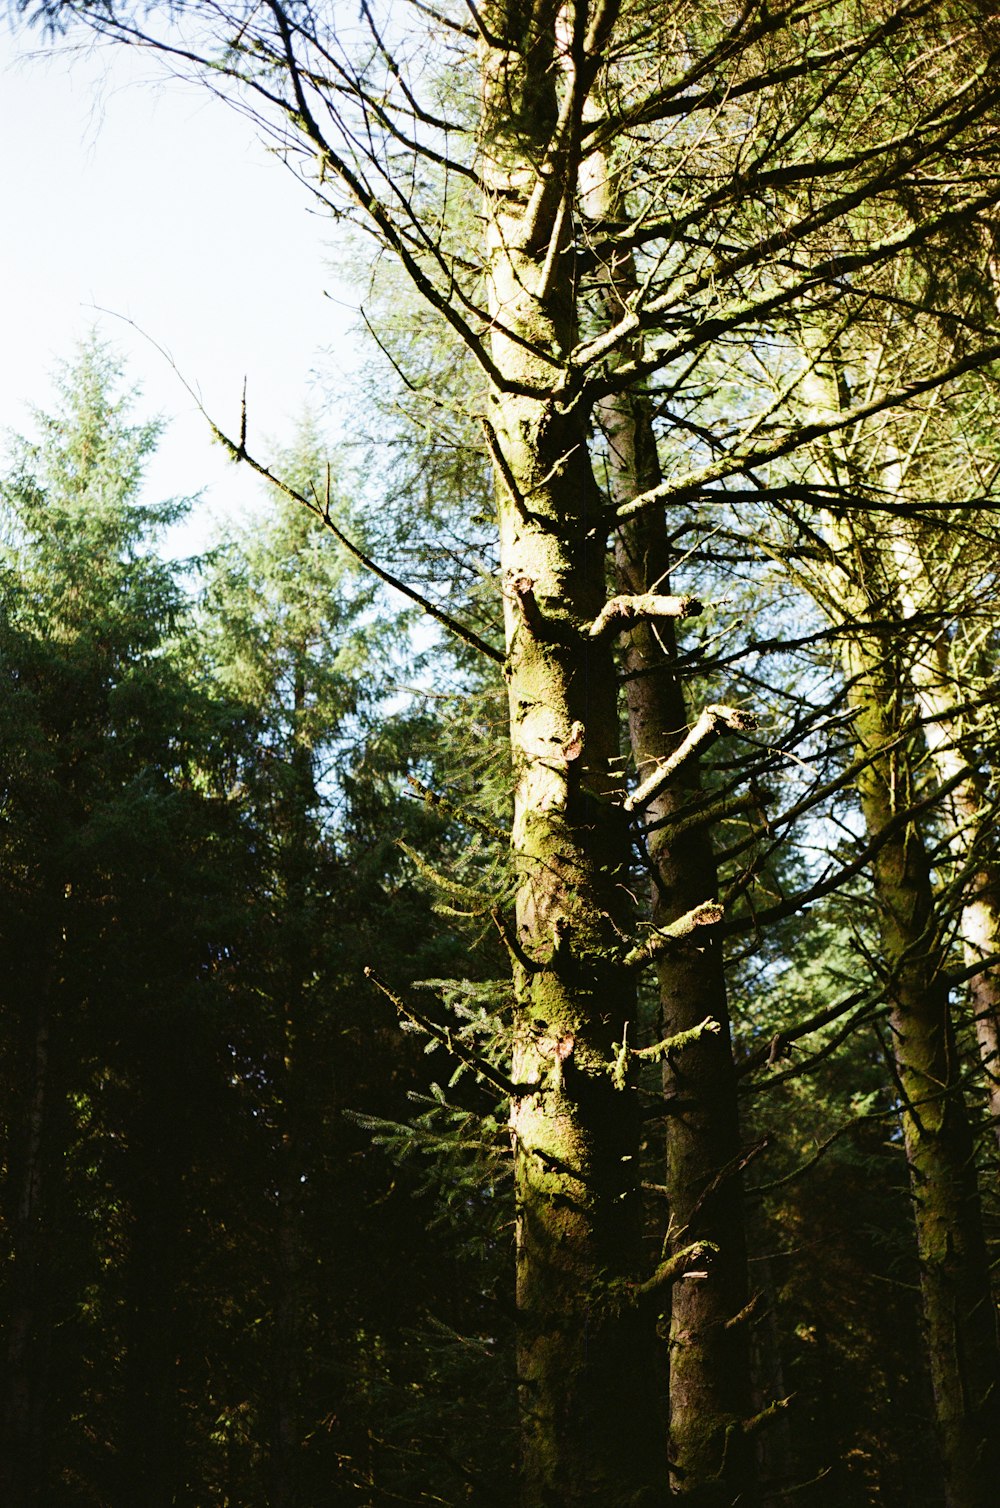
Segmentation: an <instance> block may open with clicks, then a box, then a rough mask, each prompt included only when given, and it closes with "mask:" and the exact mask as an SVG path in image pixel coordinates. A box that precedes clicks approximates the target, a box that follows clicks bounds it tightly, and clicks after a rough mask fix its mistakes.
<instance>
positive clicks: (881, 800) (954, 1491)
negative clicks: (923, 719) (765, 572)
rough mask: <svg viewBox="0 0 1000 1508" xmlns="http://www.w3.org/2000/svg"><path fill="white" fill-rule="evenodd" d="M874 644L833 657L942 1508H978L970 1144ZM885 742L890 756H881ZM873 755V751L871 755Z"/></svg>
mask: <svg viewBox="0 0 1000 1508" xmlns="http://www.w3.org/2000/svg"><path fill="white" fill-rule="evenodd" d="M885 669H886V658H885V646H884V644H883V643H879V642H873V641H872V640H870V639H867V638H863V637H861V636H859V638H858V639H856V640H855V641H854V642H853V643H851V644H850V645H849V647H848V648H847V650H846V651H845V670H846V672H847V674H848V676H850V677H851V678H852V679H853V683H854V689H853V691H852V703H853V706H854V709H855V712H856V714H857V715H856V719H855V723H854V728H855V737H856V739H857V747H858V753H859V754H860V755H863V756H872V755H874V756H875V757H873V758H872V759H871V762H870V763H869V764H868V766H867V767H866V768H865V769H864V770H863V772H862V773H861V775H860V776H859V779H858V794H859V796H860V799H861V807H862V811H863V813H864V818H865V824H866V827H867V829H868V834H869V838H870V839H875V840H878V841H879V843H880V846H879V847H878V849H877V851H876V855H875V858H874V860H873V873H874V881H875V894H876V899H877V903H878V918H879V933H880V941H881V954H882V963H883V968H884V970H885V976H886V984H887V988H888V995H889V1001H890V1011H889V1029H890V1038H891V1055H892V1061H893V1071H894V1077H895V1080H896V1090H897V1093H898V1096H899V1102H900V1116H901V1120H902V1127H903V1138H904V1142H905V1146H906V1158H907V1163H908V1165H909V1170H910V1189H911V1195H912V1200H913V1211H914V1219H915V1224H916V1232H917V1248H918V1255H919V1261H920V1287H921V1296H922V1302H923V1313H924V1324H925V1328H926V1340H927V1354H928V1360H929V1366H930V1375H931V1383H932V1387H933V1392H934V1403H935V1411H936V1415H937V1426H938V1433H939V1437H940V1446H941V1456H942V1462H943V1466H944V1476H945V1491H946V1501H947V1503H948V1504H949V1508H987V1505H988V1504H990V1503H992V1502H994V1501H995V1495H996V1487H997V1481H998V1480H1000V1476H998V1473H1000V1368H998V1357H997V1336H996V1318H995V1312H994V1306H993V1300H992V1295H991V1292H990V1283H989V1267H988V1261H987V1253H986V1245H985V1241H984V1237H983V1226H982V1214H981V1210H980V1204H979V1191H978V1187H977V1182H976V1168H975V1158H974V1149H973V1141H972V1135H971V1131H970V1127H969V1120H968V1115H967V1112H966V1106H965V1102H964V1097H963V1089H962V1063H961V1060H960V1057H959V1053H958V1050H957V1046H956V1042H955V1033H954V1029H953V1025H952V1020H951V1012H950V1007H949V999H948V986H947V981H946V979H945V975H944V971H943V959H942V957H941V950H940V944H941V938H940V930H939V927H938V918H937V917H936V916H935V913H934V901H933V892H932V888H931V877H930V866H929V863H928V859H927V854H926V851H925V849H924V845H923V843H922V841H921V838H920V834H919V833H918V832H917V830H916V828H915V827H914V825H913V824H912V823H910V822H906V821H900V815H901V814H902V813H905V810H906V805H907V803H908V802H909V800H910V798H911V792H910V782H909V778H908V771H907V770H906V759H905V753H904V752H900V745H899V740H898V737H897V736H896V730H895V729H894V728H893V727H892V726H891V723H890V721H889V719H888V718H887V716H886V709H887V708H889V707H891V706H892V705H893V703H892V700H891V698H892V695H893V688H892V687H891V686H890V685H888V684H886V683H887V680H888V677H887V676H886V674H885ZM893 744H895V747H896V751H895V752H893V753H889V752H888V749H889V748H890V746H891V745H893ZM879 751H884V752H879Z"/></svg>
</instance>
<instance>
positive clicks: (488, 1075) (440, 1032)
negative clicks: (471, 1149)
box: [364, 964, 535, 1100]
mask: <svg viewBox="0 0 1000 1508" xmlns="http://www.w3.org/2000/svg"><path fill="white" fill-rule="evenodd" d="M364 973H365V978H366V979H370V980H371V982H372V984H373V985H374V986H375V988H376V989H377V990H381V991H382V994H383V995H385V997H386V998H387V999H388V1000H391V1001H392V1003H393V1005H394V1006H395V1007H396V1010H397V1011H398V1012H399V1014H400V1015H401V1016H405V1017H406V1019H407V1020H408V1021H412V1022H413V1024H414V1026H419V1028H420V1030H421V1031H423V1032H426V1033H427V1035H428V1036H429V1037H433V1038H434V1040H435V1042H440V1043H441V1045H442V1047H446V1048H447V1049H448V1051H449V1052H450V1053H451V1054H452V1056H453V1057H455V1058H457V1059H458V1060H459V1062H460V1063H464V1064H465V1066H466V1067H467V1068H471V1069H472V1071H473V1073H475V1074H476V1075H477V1076H478V1077H479V1078H481V1079H483V1080H485V1082H486V1083H487V1084H491V1085H492V1086H493V1088H494V1089H496V1090H498V1091H499V1093H500V1094H503V1095H506V1097H507V1098H508V1099H511V1100H521V1099H524V1097H525V1096H526V1095H528V1094H533V1093H534V1092H535V1086H534V1085H532V1084H515V1083H514V1081H513V1080H512V1079H508V1078H507V1077H506V1075H505V1074H502V1073H500V1071H499V1070H498V1069H496V1068H494V1067H493V1064H492V1063H489V1062H487V1060H486V1059H485V1058H483V1057H480V1055H479V1054H478V1053H475V1052H473V1051H472V1049H471V1048H469V1047H466V1045H465V1043H464V1042H462V1041H460V1040H459V1039H458V1038H457V1037H456V1035H455V1033H454V1032H453V1031H452V1029H451V1027H450V1026H439V1025H438V1023H437V1022H436V1021H432V1020H431V1019H430V1017H429V1016H425V1015H424V1014H423V1012H422V1011H418V1010H415V1009H414V1007H413V1006H411V1005H407V1004H406V1002H405V1000H401V999H400V997H399V996H398V995H397V994H396V993H395V991H394V990H392V989H390V987H389V986H388V985H387V984H386V982H385V980H384V979H380V978H379V976H378V975H377V974H376V972H375V970H374V969H373V968H372V967H371V966H370V965H368V964H366V965H365V971H364Z"/></svg>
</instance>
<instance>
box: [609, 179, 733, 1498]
mask: <svg viewBox="0 0 1000 1508" xmlns="http://www.w3.org/2000/svg"><path fill="white" fill-rule="evenodd" d="M581 187H582V189H583V204H584V206H585V209H586V211H587V214H588V218H589V219H590V220H591V222H594V223H600V222H601V221H605V222H607V223H610V222H611V221H612V220H613V219H614V218H615V217H616V212H617V213H619V214H620V211H621V206H620V205H618V204H616V203H615V193H614V189H613V186H612V184H611V181H610V179H609V165H608V163H607V160H606V159H605V158H604V157H603V156H600V155H595V156H592V157H591V158H590V159H589V161H588V163H587V165H586V168H585V171H584V174H583V175H582V181H581ZM637 289H638V279H637V277H636V274H635V267H634V264H633V262H632V259H631V257H627V256H625V255H619V256H618V257H617V258H615V259H614V260H613V261H611V262H609V264H608V266H607V267H606V269H605V276H604V283H603V289H602V293H603V301H604V306H605V308H604V312H605V317H606V320H607V323H608V325H609V326H612V325H614V324H615V323H616V322H617V321H618V320H619V319H620V318H621V317H622V315H623V313H624V312H625V310H626V309H627V308H628V307H629V302H630V300H631V299H632V298H633V296H634V295H635V293H636V291H637ZM636 354H637V352H635V351H633V350H630V349H628V348H626V349H625V351H624V352H623V355H624V357H625V359H628V358H629V357H631V356H634V355H636ZM596 418H597V420H598V423H599V425H600V427H601V429H602V431H603V433H604V437H605V441H606V444H607V459H606V467H607V487H608V492H609V495H610V498H611V501H612V502H613V503H614V505H615V506H616V507H619V506H622V505H624V504H627V503H629V502H631V501H632V500H633V498H635V497H638V496H639V495H640V494H642V493H645V492H647V491H649V490H650V489H652V488H653V487H655V486H657V485H658V484H659V482H660V481H661V479H662V478H661V472H660V466H659V459H658V455H657V448H656V436H655V433H654V430H653V424H652V417H651V412H650V406H649V403H648V400H647V399H646V398H645V397H644V396H643V394H642V393H641V392H635V391H633V392H625V393H622V394H614V395H612V396H610V397H608V398H606V399H604V400H603V401H602V402H601V403H599V404H598V406H597V409H596ZM670 566H671V554H670V548H669V543H668V538H667V528H666V520H665V516H664V513H663V510H662V509H661V508H656V507H651V508H646V509H644V510H643V511H642V512H640V513H638V514H636V515H635V516H634V517H632V518H631V519H630V520H629V521H628V522H627V523H624V524H622V525H620V526H619V528H618V531H617V533H616V536H615V555H614V569H615V581H616V588H617V591H618V592H619V593H621V594H623V595H627V596H634V595H640V594H648V593H669V591H670V587H669V584H668V578H669V571H670ZM676 660H677V639H676V633H675V629H674V620H673V618H672V617H657V618H655V619H650V618H646V619H640V620H639V621H638V622H637V623H636V624H635V625H634V627H632V628H631V630H630V631H629V633H628V634H627V635H626V636H625V637H624V640H623V652H622V657H621V668H622V672H623V674H624V684H625V701H626V706H627V710H628V724H629V738H630V744H631V749H632V757H633V760H634V763H635V767H636V771H637V774H638V776H639V779H640V782H644V781H645V780H646V778H647V777H648V776H649V775H650V773H651V772H655V771H656V769H657V767H658V766H662V762H663V761H664V760H666V759H668V758H669V756H670V755H672V754H674V753H675V751H676V750H677V749H678V748H679V747H680V745H681V744H682V743H683V741H684V739H685V737H686V735H687V734H688V719H689V714H688V709H687V705H686V700H685V695H684V688H683V685H682V683H681V681H680V679H679V677H678V675H677V672H676V669H675V666H676ZM699 791H700V778H699V766H698V759H697V756H696V755H695V756H693V757H689V758H686V759H684V761H683V763H681V764H680V766H679V767H678V769H677V772H676V774H675V775H674V776H673V777H672V778H671V779H670V780H669V781H668V782H667V783H666V784H664V785H663V786H662V787H661V788H660V789H658V790H657V791H656V792H655V794H654V795H653V796H652V797H651V799H650V800H649V801H648V803H644V805H643V810H642V813H641V821H642V822H643V824H644V825H646V826H648V827H650V828H651V829H652V831H651V832H650V833H649V835H648V838H647V840H646V846H647V853H648V858H649V862H650V867H651V886H650V889H651V920H652V922H653V925H654V927H656V928H665V927H669V926H670V924H671V923H674V922H676V921H677V920H678V919H679V918H680V917H682V916H685V915H687V914H688V913H690V912H692V911H693V910H694V909H695V908H696V907H699V906H701V905H703V904H704V903H705V902H706V901H711V900H714V899H715V897H716V892H717V879H716V871H715V860H714V854H713V852H712V846H711V839H710V837H709V834H708V831H707V829H706V828H704V827H700V826H691V827H688V828H687V830H686V831H684V832H677V833H675V832H674V831H673V830H672V828H671V823H672V821H673V820H675V819H676V818H677V817H679V816H680V815H682V814H683V813H685V812H686V811H687V810H688V809H689V808H690V806H691V804H692V802H693V801H694V800H696V799H697V796H698V794H699ZM657 979H658V985H659V997H660V1035H661V1036H663V1037H667V1036H674V1035H676V1034H677V1033H680V1032H685V1031H688V1030H690V1029H691V1028H692V1027H694V1026H696V1025H697V1024H698V1023H699V1022H701V1021H703V1020H704V1019H705V1017H706V1016H709V1017H711V1018H712V1019H713V1020H714V1021H716V1022H717V1023H718V1025H719V1027H720V1030H719V1031H718V1032H714V1033H713V1032H709V1033H704V1034H702V1035H701V1037H700V1038H699V1040H698V1041H697V1042H695V1043H692V1045H691V1046H689V1047H687V1048H685V1050H684V1052H683V1054H681V1055H677V1056H671V1055H669V1054H668V1055H667V1056H666V1057H665V1058H664V1060H663V1077H662V1082H663V1092H664V1096H665V1097H666V1098H674V1097H677V1098H682V1099H683V1101H684V1103H685V1107H686V1108H685V1111H684V1113H683V1114H682V1115H676V1116H671V1117H670V1118H669V1119H668V1121H667V1124H666V1172H665V1187H666V1189H667V1201H668V1210H669V1222H670V1224H669V1237H668V1247H667V1248H666V1251H667V1254H676V1253H677V1252H678V1251H680V1250H682V1249H683V1248H684V1247H685V1246H687V1245H689V1244H691V1243H692V1242H707V1243H710V1244H711V1245H712V1246H713V1247H715V1248H716V1250H715V1252H714V1253H713V1255H712V1257H711V1259H710V1260H709V1261H708V1262H707V1263H700V1264H699V1268H700V1270H702V1271H704V1273H705V1276H702V1277H697V1278H695V1277H690V1278H682V1279H681V1280H680V1281H679V1282H676V1283H674V1284H672V1286H671V1288H670V1320H669V1323H670V1343H669V1369H670V1377H669V1457H670V1469H671V1486H672V1490H673V1493H674V1494H675V1495H676V1496H678V1497H681V1498H683V1499H684V1500H685V1501H687V1502H689V1503H691V1504H692V1505H693V1504H699V1505H700V1504H704V1505H705V1508H716V1505H718V1508H723V1505H729V1504H731V1503H735V1502H739V1503H741V1504H744V1505H749V1504H751V1503H753V1502H754V1501H755V1482H754V1470H753V1465H754V1462H753V1450H752V1447H751V1446H750V1444H749V1442H748V1440H747V1439H746V1437H745V1436H744V1432H743V1425H744V1422H745V1420H746V1419H748V1418H749V1416H750V1414H751V1412H752V1407H751V1396H752V1395H751V1383H750V1353H749V1342H748V1336H747V1331H746V1324H745V1323H734V1319H735V1317H736V1315H738V1314H740V1313H742V1312H743V1311H744V1310H745V1308H746V1303H747V1268H746V1238H745V1231H744V1219H743V1198H742V1179H741V1176H740V1172H739V1157H740V1145H741V1144H740V1131H739V1117H738V1113H737V1095H736V1088H737V1085H736V1075H735V1071H734V1065H733V1053H732V1042H731V1034H730V1021H729V1010H728V1002H727V997H726V981H725V973H724V964H723V957H722V947H721V944H720V942H719V941H718V940H717V939H715V938H714V937H713V936H712V934H711V930H710V929H706V928H699V929H697V930H696V931H695V932H694V933H693V934H692V936H691V937H690V939H689V940H688V941H686V942H685V943H684V944H682V945H680V946H677V947H675V948H671V949H670V950H669V951H666V952H663V953H662V954H661V955H660V957H659V958H658V960H657Z"/></svg>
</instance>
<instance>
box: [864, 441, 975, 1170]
mask: <svg viewBox="0 0 1000 1508" xmlns="http://www.w3.org/2000/svg"><path fill="white" fill-rule="evenodd" d="M898 470H899V465H898V461H897V458H896V457H895V456H890V460H889V465H888V466H887V467H886V486H887V488H893V490H900V489H897V482H901V480H902V479H901V478H900V477H898V476H897V474H896V473H897V472H898ZM891 548H892V552H893V555H894V559H895V564H896V573H897V577H898V581H899V592H900V602H901V606H902V609H903V613H904V615H905V616H906V617H907V618H908V619H910V620H911V621H912V620H916V619H918V618H919V617H920V615H921V614H922V613H923V612H924V611H926V610H928V609H930V610H931V611H932V612H934V611H937V612H940V601H939V600H935V598H936V593H935V588H934V583H933V582H932V581H931V580H930V577H929V573H928V570H927V567H926V565H925V563H924V561H923V558H922V555H921V551H920V547H919V542H918V541H916V540H914V539H911V538H910V537H909V536H908V535H907V534H906V533H905V532H902V531H897V532H896V533H895V534H894V535H893V537H892V542H891ZM931 631H932V633H933V639H932V640H931V641H930V642H925V641H923V639H922V635H921V630H920V629H919V628H917V627H915V628H914V630H913V638H914V643H913V656H912V669H911V672H910V674H911V678H912V681H913V687H914V691H915V693H916V699H917V705H918V707H919V708H920V711H921V713H922V715H923V717H924V719H925V732H924V736H925V738H926V741H927V747H928V749H929V751H930V756H931V759H932V761H933V763H934V768H935V771H936V773H937V777H938V780H939V781H940V783H941V784H942V785H947V786H949V787H950V794H949V795H948V798H947V801H946V804H945V814H946V818H947V821H948V826H949V828H950V830H951V831H950V847H951V851H952V855H953V857H954V859H955V861H956V864H957V866H958V869H959V872H960V874H962V875H963V876H964V880H963V884H962V903H961V909H960V912H959V923H958V925H959V935H960V936H961V939H962V951H963V953H964V957H965V963H966V966H967V967H968V968H970V969H974V968H976V965H977V964H983V963H984V960H987V959H989V958H991V957H994V956H995V955H996V954H998V953H1000V876H998V874H997V872H996V866H995V865H990V864H988V863H987V862H986V860H985V859H984V858H982V857H981V856H982V855H985V854H987V853H988V852H989V844H988V842H986V841H984V840H985V839H986V837H987V834H986V833H985V832H984V820H988V819H987V818H986V813H987V802H986V781H985V780H984V779H983V776H982V774H981V771H980V770H979V769H978V768H977V766H976V764H975V763H974V762H973V761H971V760H967V759H966V757H965V751H964V748H963V745H964V742H965V740H964V739H963V730H962V727H961V714H960V712H959V710H958V706H957V704H958V702H959V701H960V700H961V698H960V696H959V695H958V693H957V687H956V682H955V677H954V674H953V672H952V666H951V655H952V649H951V645H950V643H949V640H948V639H947V638H946V637H945V634H944V632H943V630H940V629H932V630H931ZM969 995H970V998H971V1003H972V1013H973V1021H974V1024H975V1032H976V1042H977V1044H978V1047H979V1057H980V1062H981V1063H982V1068H983V1079H984V1084H985V1089H986V1100H987V1106H988V1109H989V1114H990V1120H991V1122H992V1125H993V1131H994V1135H995V1136H996V1138H997V1140H998V1141H1000V966H998V965H997V964H989V963H986V964H985V966H984V967H982V968H981V969H979V970H978V971H977V972H976V973H974V974H973V975H972V977H971V979H970V980H969Z"/></svg>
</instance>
